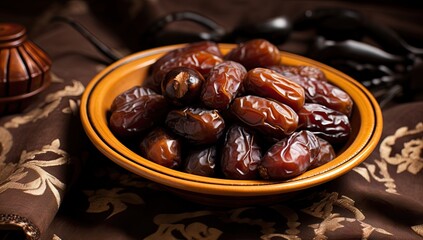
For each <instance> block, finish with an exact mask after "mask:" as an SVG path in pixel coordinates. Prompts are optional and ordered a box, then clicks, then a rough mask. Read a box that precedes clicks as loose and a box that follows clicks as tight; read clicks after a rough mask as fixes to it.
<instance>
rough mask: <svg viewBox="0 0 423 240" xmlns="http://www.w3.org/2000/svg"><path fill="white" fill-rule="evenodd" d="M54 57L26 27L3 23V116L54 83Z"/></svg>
mask: <svg viewBox="0 0 423 240" xmlns="http://www.w3.org/2000/svg"><path fill="white" fill-rule="evenodd" d="M50 69H51V60H50V58H49V56H48V55H47V54H46V53H45V52H44V51H43V50H41V49H40V48H39V47H38V46H37V45H36V44H34V43H33V42H32V41H30V40H29V39H28V38H27V34H26V28H25V27H24V26H22V25H20V24H16V23H0V115H5V114H10V113H17V112H19V111H21V110H23V108H24V107H26V106H27V104H28V103H29V99H30V98H31V97H33V96H35V95H36V94H38V93H40V92H41V91H43V90H44V89H46V88H47V87H48V85H49V84H50V82H51V75H50Z"/></svg>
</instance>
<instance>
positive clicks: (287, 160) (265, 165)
mask: <svg viewBox="0 0 423 240" xmlns="http://www.w3.org/2000/svg"><path fill="white" fill-rule="evenodd" d="M319 150H320V146H319V141H318V140H317V138H316V136H315V135H314V134H313V133H311V132H309V131H304V130H303V131H300V132H295V133H293V134H292V135H291V136H290V137H289V138H285V139H283V140H281V141H279V142H277V143H276V144H274V145H273V146H272V147H270V149H269V150H268V151H267V152H266V153H265V154H264V156H263V158H262V160H261V165H260V166H259V173H260V176H261V177H262V178H264V179H288V178H293V177H296V176H298V175H300V174H302V173H304V172H305V171H307V169H308V168H309V167H310V166H311V165H312V164H313V162H314V161H316V158H317V156H318V154H319Z"/></svg>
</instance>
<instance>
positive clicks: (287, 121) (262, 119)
mask: <svg viewBox="0 0 423 240" xmlns="http://www.w3.org/2000/svg"><path fill="white" fill-rule="evenodd" d="M230 110H231V113H232V114H233V115H234V116H235V117H236V118H237V119H239V120H240V121H241V122H243V123H244V124H246V125H248V126H250V127H253V128H255V129H257V130H258V131H260V132H262V133H264V134H266V135H269V136H272V137H274V138H277V139H281V138H283V137H285V136H287V135H289V134H291V133H293V132H294V131H295V130H296V129H297V126H298V115H297V113H296V112H295V111H294V110H293V109H292V108H290V107H289V106H288V105H285V104H283V103H280V102H277V101H273V100H271V99H266V98H262V97H257V96H252V95H248V96H243V97H237V98H235V99H234V101H233V102H232V104H231V106H230Z"/></svg>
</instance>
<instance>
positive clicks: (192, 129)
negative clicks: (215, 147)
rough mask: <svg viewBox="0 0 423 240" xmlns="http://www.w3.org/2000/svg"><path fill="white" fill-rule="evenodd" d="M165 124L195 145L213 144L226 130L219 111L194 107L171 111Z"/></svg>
mask: <svg viewBox="0 0 423 240" xmlns="http://www.w3.org/2000/svg"><path fill="white" fill-rule="evenodd" d="M165 124H166V126H168V127H169V128H170V129H171V130H172V131H173V132H174V133H175V134H177V135H179V136H182V137H184V138H185V139H187V140H188V141H190V142H191V143H193V144H213V143H215V142H216V141H217V140H218V139H219V137H220V136H221V135H222V134H223V132H224V130H225V121H224V120H223V118H222V116H220V114H219V112H218V111H217V110H207V109H202V108H193V107H186V108H184V109H181V110H172V111H170V112H169V113H168V115H167V117H166V120H165Z"/></svg>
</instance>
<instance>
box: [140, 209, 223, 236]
mask: <svg viewBox="0 0 423 240" xmlns="http://www.w3.org/2000/svg"><path fill="white" fill-rule="evenodd" d="M212 214H213V212H210V211H198V212H190V213H181V214H160V215H157V216H156V217H155V218H154V223H155V224H157V225H158V226H159V227H158V229H157V231H156V232H155V233H153V234H152V235H150V236H148V237H147V238H145V239H146V240H153V239H175V236H174V235H173V234H174V233H175V232H178V233H180V234H181V235H182V236H184V238H185V239H205V240H214V239H218V238H219V237H220V235H221V234H222V231H220V230H219V229H216V228H211V227H208V226H207V225H205V224H203V223H199V222H193V223H189V224H187V225H185V224H180V223H179V224H178V222H181V221H183V220H187V219H191V218H197V217H201V216H207V215H212Z"/></svg>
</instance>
